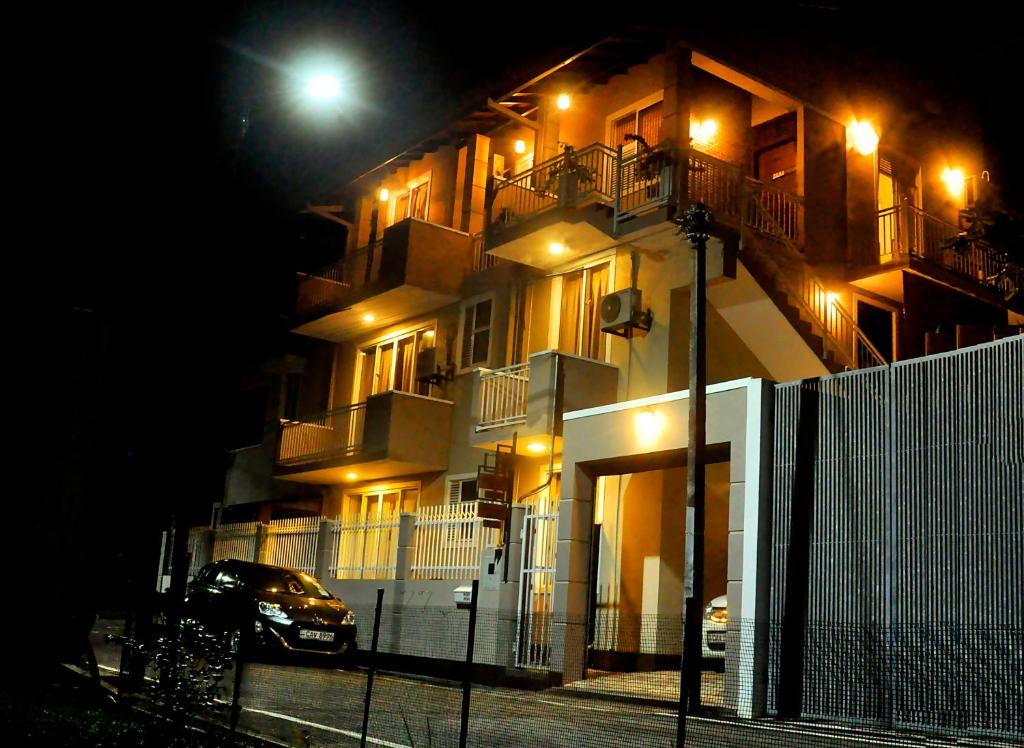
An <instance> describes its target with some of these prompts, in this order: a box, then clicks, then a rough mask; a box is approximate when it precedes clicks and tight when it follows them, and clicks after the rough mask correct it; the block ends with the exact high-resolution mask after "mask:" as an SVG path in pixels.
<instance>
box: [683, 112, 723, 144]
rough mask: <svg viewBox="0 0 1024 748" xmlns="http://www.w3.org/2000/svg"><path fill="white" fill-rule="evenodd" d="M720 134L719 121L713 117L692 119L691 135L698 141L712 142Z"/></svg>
mask: <svg viewBox="0 0 1024 748" xmlns="http://www.w3.org/2000/svg"><path fill="white" fill-rule="evenodd" d="M717 134H718V122H716V121H715V120H713V119H710V118H709V119H705V120H698V119H696V118H693V119H691V120H690V137H691V138H693V139H694V140H695V141H697V142H698V143H710V142H711V141H712V140H714V139H715V136H716V135H717Z"/></svg>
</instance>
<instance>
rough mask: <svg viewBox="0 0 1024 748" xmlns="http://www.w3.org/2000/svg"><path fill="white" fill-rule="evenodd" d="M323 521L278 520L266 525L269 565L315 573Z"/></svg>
mask: <svg viewBox="0 0 1024 748" xmlns="http://www.w3.org/2000/svg"><path fill="white" fill-rule="evenodd" d="M322 519H323V518H322V517H297V518H294V519H275V520H271V521H270V522H268V523H267V524H266V536H265V538H264V541H263V542H264V547H265V551H264V553H265V558H266V562H267V563H268V564H275V565H277V566H284V567H286V568H288V569H295V570H296V571H303V572H305V573H306V574H310V575H313V574H315V573H316V542H317V536H318V534H319V532H320V522H321V520H322Z"/></svg>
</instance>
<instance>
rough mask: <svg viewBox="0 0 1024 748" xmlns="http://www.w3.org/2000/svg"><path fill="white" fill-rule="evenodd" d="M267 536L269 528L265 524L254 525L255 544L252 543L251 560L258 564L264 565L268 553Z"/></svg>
mask: <svg viewBox="0 0 1024 748" xmlns="http://www.w3.org/2000/svg"><path fill="white" fill-rule="evenodd" d="M269 534H270V528H269V526H268V525H267V524H266V523H265V522H260V523H259V524H258V525H256V537H255V540H256V542H255V543H253V550H252V560H253V561H255V562H256V563H258V564H262V563H266V561H265V559H266V557H267V554H268V553H269V552H270V544H269V543H268V542H267V536H268V535H269Z"/></svg>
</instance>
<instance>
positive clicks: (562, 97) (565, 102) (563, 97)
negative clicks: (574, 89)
mask: <svg viewBox="0 0 1024 748" xmlns="http://www.w3.org/2000/svg"><path fill="white" fill-rule="evenodd" d="M571 103H572V99H570V98H569V94H558V100H557V101H556V104H557V105H558V108H559V109H561V110H562V111H563V112H564V111H565V110H566V109H568V108H569V105H570V104H571Z"/></svg>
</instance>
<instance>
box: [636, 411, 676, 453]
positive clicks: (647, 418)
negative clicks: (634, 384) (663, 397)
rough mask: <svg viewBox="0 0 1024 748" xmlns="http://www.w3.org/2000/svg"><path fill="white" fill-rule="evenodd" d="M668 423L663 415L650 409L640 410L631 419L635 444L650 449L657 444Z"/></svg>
mask: <svg viewBox="0 0 1024 748" xmlns="http://www.w3.org/2000/svg"><path fill="white" fill-rule="evenodd" d="M667 425H668V423H667V421H666V420H665V416H664V414H662V413H658V412H655V411H651V410H641V411H640V412H639V413H637V414H636V416H635V418H634V420H633V430H634V431H635V433H636V443H637V446H638V447H640V448H642V449H650V448H651V447H654V446H656V445H657V444H658V440H659V439H661V435H662V433H663V432H664V431H665V427H666V426H667Z"/></svg>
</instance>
